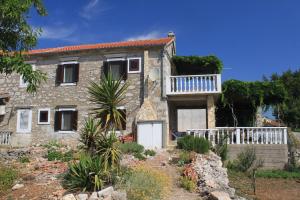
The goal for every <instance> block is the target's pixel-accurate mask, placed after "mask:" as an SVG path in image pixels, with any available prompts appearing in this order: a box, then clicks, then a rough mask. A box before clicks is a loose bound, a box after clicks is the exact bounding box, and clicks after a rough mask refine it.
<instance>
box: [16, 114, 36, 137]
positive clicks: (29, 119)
mask: <svg viewBox="0 0 300 200" xmlns="http://www.w3.org/2000/svg"><path fill="white" fill-rule="evenodd" d="M23 110H28V111H29V113H28V128H27V129H21V128H20V114H21V111H23ZM31 127H32V110H31V109H29V108H28V109H26V108H24V109H18V110H17V133H31Z"/></svg>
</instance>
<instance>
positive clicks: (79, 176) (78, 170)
mask: <svg viewBox="0 0 300 200" xmlns="http://www.w3.org/2000/svg"><path fill="white" fill-rule="evenodd" d="M108 175H109V174H108V173H106V172H105V171H104V170H103V163H102V158H101V157H91V156H90V155H88V154H83V155H81V156H80V159H79V162H75V161H74V162H72V163H70V164H69V170H68V171H67V173H66V174H65V175H64V176H63V182H62V183H63V186H64V187H65V188H67V189H69V190H71V191H72V190H78V189H79V190H82V191H92V190H94V191H96V190H100V189H101V188H102V187H103V186H104V184H105V183H106V182H107V180H108V178H109V176H108Z"/></svg>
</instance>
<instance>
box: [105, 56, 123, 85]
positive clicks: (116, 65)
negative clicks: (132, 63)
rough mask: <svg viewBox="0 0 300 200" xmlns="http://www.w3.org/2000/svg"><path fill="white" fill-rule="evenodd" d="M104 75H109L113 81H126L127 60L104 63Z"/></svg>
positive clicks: (117, 59) (113, 60) (118, 59)
mask: <svg viewBox="0 0 300 200" xmlns="http://www.w3.org/2000/svg"><path fill="white" fill-rule="evenodd" d="M103 71H104V74H105V76H107V75H108V74H109V73H111V75H112V78H113V79H114V80H119V79H123V80H126V79H127V60H125V59H123V58H114V59H108V60H107V61H105V62H104V70H103Z"/></svg>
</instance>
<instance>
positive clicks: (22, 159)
mask: <svg viewBox="0 0 300 200" xmlns="http://www.w3.org/2000/svg"><path fill="white" fill-rule="evenodd" d="M18 160H19V162H20V163H29V162H30V160H29V158H28V156H21V157H19V159H18Z"/></svg>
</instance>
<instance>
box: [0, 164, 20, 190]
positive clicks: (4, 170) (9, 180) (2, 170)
mask: <svg viewBox="0 0 300 200" xmlns="http://www.w3.org/2000/svg"><path fill="white" fill-rule="evenodd" d="M17 177H18V172H17V171H16V170H15V169H13V168H12V167H6V166H2V165H0V194H1V193H3V192H5V191H6V190H7V189H9V188H11V187H12V185H13V183H14V181H15V180H16V179H17Z"/></svg>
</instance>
